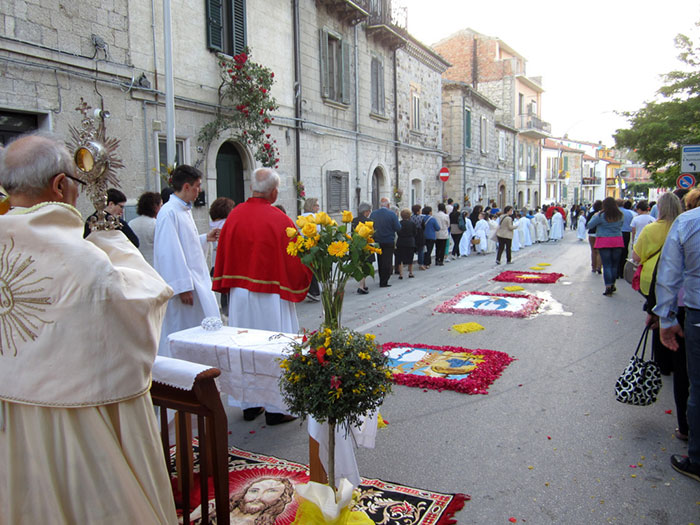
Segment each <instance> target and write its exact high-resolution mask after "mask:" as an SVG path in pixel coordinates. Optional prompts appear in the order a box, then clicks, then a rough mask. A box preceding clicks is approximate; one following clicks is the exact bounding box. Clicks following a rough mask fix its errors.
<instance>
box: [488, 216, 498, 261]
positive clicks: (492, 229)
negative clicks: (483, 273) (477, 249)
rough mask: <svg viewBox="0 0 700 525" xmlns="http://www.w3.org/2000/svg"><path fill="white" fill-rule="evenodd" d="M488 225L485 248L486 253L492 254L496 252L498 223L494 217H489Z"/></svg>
mask: <svg viewBox="0 0 700 525" xmlns="http://www.w3.org/2000/svg"><path fill="white" fill-rule="evenodd" d="M488 223H489V233H488V236H489V237H488V238H489V242H488V245H487V248H486V253H494V252H495V251H496V248H497V245H498V242H497V240H496V232H497V231H498V221H497V220H496V216H495V215H491V216H489V219H488Z"/></svg>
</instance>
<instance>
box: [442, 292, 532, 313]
mask: <svg viewBox="0 0 700 525" xmlns="http://www.w3.org/2000/svg"><path fill="white" fill-rule="evenodd" d="M468 295H489V296H493V297H517V298H520V299H527V300H528V301H527V303H525V306H523V307H522V308H521V309H520V310H518V311H517V312H505V311H502V310H481V309H479V308H455V305H456V304H457V303H459V302H460V301H461V300H462V299H464V298H465V297H467V296H468ZM543 302H544V300H543V299H540V298H539V297H535V296H534V295H523V294H516V293H489V292H461V293H459V294H457V295H455V296H454V297H453V298H452V299H450V300H449V301H445V302H444V303H442V304H440V305H438V306H436V307H435V311H436V312H439V313H442V314H468V315H497V316H500V317H529V316H531V315H533V314H535V313H537V310H538V309H539V307H540V305H541V304H542V303H543Z"/></svg>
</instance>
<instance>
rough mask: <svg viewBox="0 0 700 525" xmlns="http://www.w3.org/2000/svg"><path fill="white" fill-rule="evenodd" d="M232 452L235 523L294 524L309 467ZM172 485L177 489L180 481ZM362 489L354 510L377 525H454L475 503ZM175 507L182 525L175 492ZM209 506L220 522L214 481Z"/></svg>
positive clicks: (380, 485) (460, 497) (195, 502)
mask: <svg viewBox="0 0 700 525" xmlns="http://www.w3.org/2000/svg"><path fill="white" fill-rule="evenodd" d="M193 447H194V452H195V455H194V457H195V459H194V471H195V474H194V477H195V482H194V485H193V487H195V488H194V489H193V490H192V498H191V499H190V508H191V509H193V511H192V514H191V518H192V521H191V523H193V524H198V523H200V521H201V510H200V495H199V490H198V487H199V450H198V446H197V440H196V439H195V440H193ZM228 451H229V457H228V470H229V493H230V495H231V496H230V498H229V505H230V508H231V525H241V524H244V523H245V524H248V523H265V524H270V525H273V524H274V525H288V524H290V523H292V521H294V516H295V514H296V509H297V505H298V504H297V501H296V500H295V499H294V485H296V484H297V483H306V482H308V481H309V471H308V467H306V465H302V464H300V463H294V462H292V461H287V460H284V459H279V458H276V457H274V456H267V455H264V454H256V453H255V452H247V451H245V450H241V449H238V448H235V447H230V448H229V449H228ZM171 462H172V464H174V463H175V449H174V447H173V448H172V449H171ZM173 486H174V487H175V486H177V484H176V482H175V480H173ZM260 489H264V490H260ZM358 490H359V492H360V494H359V498H358V499H357V502H356V505H355V510H363V511H365V512H366V513H367V515H368V516H369V517H370V518H371V519H372V521H374V522H375V523H376V524H377V525H453V524H456V523H457V521H456V520H455V519H454V517H453V516H454V514H455V513H456V512H457V511H459V510H461V509H462V508H463V507H464V502H465V501H467V500H469V499H470V497H469V496H468V495H466V494H443V493H440V492H432V491H428V490H421V489H417V488H413V487H407V486H404V485H398V484H396V483H389V482H386V481H382V480H379V479H366V478H362V484H361V485H360V486H359V489H358ZM256 491H257V492H258V493H260V495H259V496H254V494H255V493H256ZM175 503H176V505H177V507H178V514H179V515H180V523H182V516H181V511H180V509H181V508H182V498H181V496H180V494H179V493H178V492H177V491H176V490H175ZM208 507H209V515H210V523H216V517H215V510H214V509H215V507H214V487H213V483H212V480H211V479H210V480H209V505H208Z"/></svg>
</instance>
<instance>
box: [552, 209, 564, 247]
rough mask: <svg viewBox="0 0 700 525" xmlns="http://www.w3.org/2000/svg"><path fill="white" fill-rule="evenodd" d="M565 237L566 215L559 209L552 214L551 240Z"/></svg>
mask: <svg viewBox="0 0 700 525" xmlns="http://www.w3.org/2000/svg"><path fill="white" fill-rule="evenodd" d="M562 237H564V217H563V215H562V214H561V213H560V212H559V210H557V211H555V212H554V215H552V229H551V230H549V240H550V241H558V240H559V239H561V238H562Z"/></svg>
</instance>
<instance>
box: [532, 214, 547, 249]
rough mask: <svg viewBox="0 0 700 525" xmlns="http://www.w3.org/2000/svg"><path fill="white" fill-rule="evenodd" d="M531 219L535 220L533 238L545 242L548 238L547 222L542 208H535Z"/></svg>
mask: <svg viewBox="0 0 700 525" xmlns="http://www.w3.org/2000/svg"><path fill="white" fill-rule="evenodd" d="M533 220H534V222H535V231H536V232H537V235H536V236H535V239H536V240H537V242H547V240H548V239H549V223H548V222H547V217H545V216H544V213H542V210H540V209H539V208H537V213H535V218H534V219H533Z"/></svg>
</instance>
